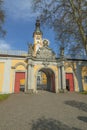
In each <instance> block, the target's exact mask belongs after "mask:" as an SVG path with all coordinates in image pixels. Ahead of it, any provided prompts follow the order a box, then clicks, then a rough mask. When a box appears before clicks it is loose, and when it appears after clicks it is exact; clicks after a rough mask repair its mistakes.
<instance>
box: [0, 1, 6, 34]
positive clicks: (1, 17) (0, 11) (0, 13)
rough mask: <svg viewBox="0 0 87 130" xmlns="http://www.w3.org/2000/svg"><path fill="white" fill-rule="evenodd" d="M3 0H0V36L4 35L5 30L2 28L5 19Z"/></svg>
mask: <svg viewBox="0 0 87 130" xmlns="http://www.w3.org/2000/svg"><path fill="white" fill-rule="evenodd" d="M2 4H3V0H0V36H4V35H5V33H6V32H5V30H3V23H4V20H5V13H4V11H3V9H2V8H3V5H2Z"/></svg>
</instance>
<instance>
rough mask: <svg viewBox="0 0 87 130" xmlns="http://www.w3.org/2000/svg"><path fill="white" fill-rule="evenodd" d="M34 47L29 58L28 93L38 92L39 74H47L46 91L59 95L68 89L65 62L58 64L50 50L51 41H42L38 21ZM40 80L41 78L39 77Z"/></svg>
mask: <svg viewBox="0 0 87 130" xmlns="http://www.w3.org/2000/svg"><path fill="white" fill-rule="evenodd" d="M33 37H34V45H31V44H30V45H29V51H28V57H27V60H26V62H27V64H28V66H27V86H26V92H37V90H38V87H37V85H38V81H37V74H38V72H43V73H45V75H46V77H47V84H46V90H48V91H52V92H55V93H57V92H58V91H59V90H60V89H61V88H62V89H63V90H65V89H66V85H65V73H64V60H63V59H61V61H59V64H58V60H57V58H56V55H55V53H54V52H53V51H52V49H50V48H49V41H48V40H47V39H44V40H43V39H42V32H41V30H40V22H39V20H37V22H36V28H35V32H34V33H33ZM38 78H39V77H38Z"/></svg>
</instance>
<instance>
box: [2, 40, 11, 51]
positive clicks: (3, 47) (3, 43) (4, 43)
mask: <svg viewBox="0 0 87 130" xmlns="http://www.w3.org/2000/svg"><path fill="white" fill-rule="evenodd" d="M10 49H11V46H10V44H8V43H7V42H6V41H5V40H0V50H10Z"/></svg>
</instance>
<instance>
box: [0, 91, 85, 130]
mask: <svg viewBox="0 0 87 130" xmlns="http://www.w3.org/2000/svg"><path fill="white" fill-rule="evenodd" d="M0 130H87V95H81V94H77V93H60V94H54V93H50V92H46V91H41V92H39V93H38V94H34V95H28V94H22V93H20V94H12V95H11V96H10V97H9V98H8V99H7V100H6V101H3V102H1V103H0Z"/></svg>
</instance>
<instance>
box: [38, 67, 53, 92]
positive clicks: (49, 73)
mask: <svg viewBox="0 0 87 130" xmlns="http://www.w3.org/2000/svg"><path fill="white" fill-rule="evenodd" d="M38 72H42V73H44V74H45V75H46V80H47V81H46V84H45V85H44V84H42V85H40V87H42V88H40V87H39V89H41V90H47V91H51V92H55V73H54V72H53V70H52V69H50V68H41V69H40V70H38ZM37 76H38V74H37ZM36 82H37V83H36V84H37V86H36V87H37V88H36V89H37V90H38V77H37V80H36Z"/></svg>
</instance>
